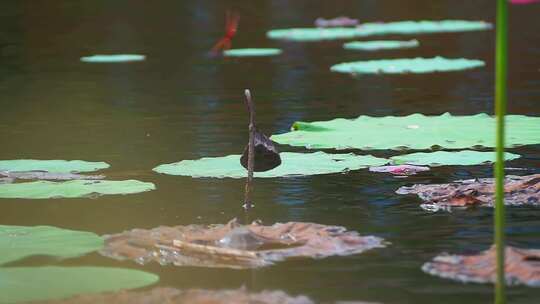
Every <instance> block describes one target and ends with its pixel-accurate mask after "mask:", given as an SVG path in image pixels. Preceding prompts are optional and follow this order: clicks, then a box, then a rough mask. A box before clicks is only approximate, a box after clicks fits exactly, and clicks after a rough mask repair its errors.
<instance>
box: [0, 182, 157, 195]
mask: <svg viewBox="0 0 540 304" xmlns="http://www.w3.org/2000/svg"><path fill="white" fill-rule="evenodd" d="M155 188H156V187H155V186H154V184H152V183H145V182H141V181H137V180H125V181H109V180H72V181H66V182H50V181H35V182H28V183H15V184H0V198H28V199H40V198H75V197H85V196H94V195H104V194H131V193H139V192H144V191H150V190H154V189H155Z"/></svg>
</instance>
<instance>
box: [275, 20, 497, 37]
mask: <svg viewBox="0 0 540 304" xmlns="http://www.w3.org/2000/svg"><path fill="white" fill-rule="evenodd" d="M488 29H491V24H490V23H487V22H484V21H465V20H442V21H398V22H388V23H384V22H375V23H363V24H360V25H359V26H357V27H353V28H351V27H334V28H292V29H276V30H271V31H268V32H267V33H266V36H267V37H268V38H270V39H282V40H294V41H321V40H336V39H352V38H358V37H367V36H374V35H395V34H403V35H408V34H428V33H444V32H466V31H479V30H488Z"/></svg>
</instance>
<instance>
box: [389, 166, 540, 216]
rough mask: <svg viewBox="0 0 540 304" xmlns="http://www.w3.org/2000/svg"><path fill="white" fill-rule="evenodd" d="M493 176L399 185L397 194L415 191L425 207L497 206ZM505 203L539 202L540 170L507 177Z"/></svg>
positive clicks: (442, 208) (535, 203)
mask: <svg viewBox="0 0 540 304" xmlns="http://www.w3.org/2000/svg"><path fill="white" fill-rule="evenodd" d="M494 191H495V186H494V179H493V178H480V179H468V180H458V181H455V182H453V183H449V184H416V185H413V186H410V187H409V186H404V187H401V188H399V189H398V190H397V191H396V193H397V194H416V195H418V197H420V199H422V200H423V201H424V202H425V203H424V204H423V205H422V207H423V208H424V209H427V210H431V211H437V210H445V209H448V208H451V207H471V206H488V207H493V206H494ZM504 203H505V205H513V206H520V205H535V206H540V174H533V175H526V176H515V175H508V176H506V178H505V196H504Z"/></svg>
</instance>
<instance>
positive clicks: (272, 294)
mask: <svg viewBox="0 0 540 304" xmlns="http://www.w3.org/2000/svg"><path fill="white" fill-rule="evenodd" d="M40 303H43V304H45V303H49V304H110V303H115V304H162V303H168V304H248V303H257V304H313V303H314V302H313V301H311V300H310V299H309V298H308V297H305V296H296V297H291V296H289V295H287V294H286V293H284V292H283V291H266V290H265V291H261V292H257V293H251V292H248V291H247V290H245V289H244V288H240V289H233V290H203V289H189V290H180V289H175V288H170V287H157V288H153V289H151V290H145V291H126V290H124V291H120V292H114V293H102V294H96V295H80V296H75V297H72V298H69V299H64V300H60V301H48V302H40ZM35 304H37V303H35Z"/></svg>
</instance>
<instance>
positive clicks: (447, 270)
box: [422, 246, 540, 287]
mask: <svg viewBox="0 0 540 304" xmlns="http://www.w3.org/2000/svg"><path fill="white" fill-rule="evenodd" d="M495 255H496V252H495V246H492V247H491V248H490V249H488V250H485V251H483V252H481V253H479V254H478V255H449V254H447V253H443V254H441V255H439V256H437V257H435V258H434V259H433V261H431V262H428V263H425V264H424V265H423V266H422V270H423V271H424V272H426V273H429V274H431V275H436V276H439V277H443V278H447V279H452V280H457V281H461V282H474V283H494V282H495V278H496V265H495ZM505 275H506V283H507V284H508V285H528V286H532V287H540V249H520V248H516V247H511V246H507V247H506V250H505Z"/></svg>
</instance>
